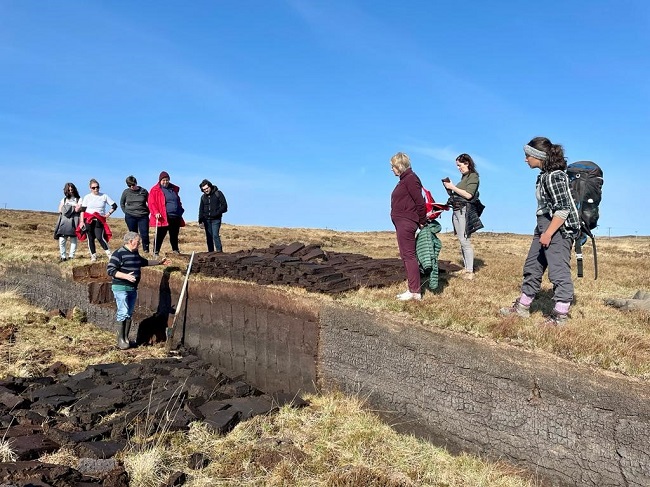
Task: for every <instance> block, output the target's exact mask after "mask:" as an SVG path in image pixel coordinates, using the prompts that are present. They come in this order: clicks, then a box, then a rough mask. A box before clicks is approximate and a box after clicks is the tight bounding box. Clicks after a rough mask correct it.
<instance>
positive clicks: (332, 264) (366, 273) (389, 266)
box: [192, 242, 459, 294]
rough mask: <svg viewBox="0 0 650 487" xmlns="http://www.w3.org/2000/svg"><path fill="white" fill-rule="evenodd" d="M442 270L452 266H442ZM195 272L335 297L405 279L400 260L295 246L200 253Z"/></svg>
mask: <svg viewBox="0 0 650 487" xmlns="http://www.w3.org/2000/svg"><path fill="white" fill-rule="evenodd" d="M439 266H440V269H441V270H443V271H444V270H453V269H448V267H449V266H452V267H454V268H458V269H459V267H458V266H455V265H454V264H449V263H446V262H439ZM192 272H195V273H200V274H203V275H206V276H214V277H229V278H232V279H240V280H245V281H252V282H256V283H258V284H281V285H289V286H299V287H302V288H305V289H307V290H308V291H312V292H319V293H327V294H336V293H341V292H345V291H350V290H354V289H359V288H360V287H362V286H363V287H385V286H390V285H392V284H395V283H400V282H403V281H404V280H405V279H406V277H405V273H404V266H403V264H402V261H401V260H400V259H373V258H371V257H368V256H366V255H361V254H353V253H344V252H325V251H324V250H323V249H321V248H320V246H318V245H304V244H302V243H300V242H294V243H292V244H289V245H272V246H270V247H269V248H266V249H251V250H242V251H239V252H233V253H208V252H206V253H201V254H198V255H196V256H195V258H194V264H193V265H192Z"/></svg>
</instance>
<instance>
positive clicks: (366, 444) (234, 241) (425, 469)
mask: <svg viewBox="0 0 650 487" xmlns="http://www.w3.org/2000/svg"><path fill="white" fill-rule="evenodd" d="M55 220H56V215H55V214H52V213H42V212H30V211H15V210H0V273H2V272H3V270H4V269H6V268H7V267H10V266H14V265H25V264H29V263H30V262H52V263H55V264H56V265H60V266H61V267H62V268H63V269H64V270H66V271H69V270H70V269H71V268H72V266H73V265H77V264H85V263H88V262H89V256H88V250H87V249H85V248H84V247H83V245H82V246H81V247H80V251H79V252H78V255H77V259H76V260H75V261H72V262H65V263H61V264H59V263H58V245H57V242H56V241H55V240H53V238H52V229H53V226H54V222H55ZM111 224H112V225H113V229H114V233H115V234H116V235H117V236H118V237H119V236H121V235H122V234H123V233H124V231H125V230H126V227H125V225H124V222H123V221H122V220H121V219H117V218H115V219H112V220H111ZM222 237H223V240H224V248H225V250H226V251H235V250H240V249H249V248H255V247H257V248H259V247H266V246H268V245H269V244H272V243H289V242H293V241H301V242H304V243H314V244H320V245H321V246H322V247H323V248H324V249H325V250H334V251H344V252H358V253H364V254H366V255H369V256H372V257H396V256H397V248H396V243H395V237H394V234H393V233H392V232H364V233H351V232H336V231H332V230H316V229H289V228H262V227H247V226H232V225H224V226H223V228H222ZM441 239H442V241H443V251H442V255H441V258H442V259H445V260H452V261H455V262H457V261H458V257H459V251H458V243H457V241H456V240H455V238H454V237H453V235H449V234H443V235H441ZM473 239H474V244H475V248H476V255H477V258H478V262H477V263H478V266H477V275H476V279H475V280H473V281H466V280H463V279H460V278H456V277H448V278H445V279H443V281H442V286H441V289H440V290H439V292H437V293H429V294H427V295H426V296H425V298H424V299H423V300H422V301H421V302H408V303H401V302H397V301H395V299H394V295H395V294H396V293H397V292H401V291H403V289H402V287H401V286H393V287H392V288H387V289H361V290H358V291H355V292H350V293H347V294H345V295H342V296H338V297H335V298H332V297H327V296H314V299H337V300H340V301H342V302H345V303H348V304H351V305H355V306H359V307H363V308H366V309H374V310H380V311H382V312H391V313H400V314H403V315H408V316H410V317H411V318H412V319H413V320H414V321H415V322H418V323H420V324H421V326H425V327H439V328H445V329H448V330H450V331H452V332H457V333H469V334H472V335H475V336H481V337H484V338H485V339H489V340H498V341H504V342H507V343H509V344H511V345H514V346H520V347H525V348H528V349H537V350H545V351H547V352H550V353H554V354H557V355H560V356H562V357H565V358H567V359H569V360H572V361H574V362H576V363H580V364H586V365H589V366H593V367H600V368H603V369H607V370H610V371H616V372H620V373H624V374H627V375H631V376H635V377H638V378H639V379H640V380H647V379H648V378H650V314H648V313H647V312H641V311H634V312H621V311H619V310H617V309H614V308H610V307H608V306H606V305H605V304H604V302H603V300H604V299H605V298H608V297H631V296H632V295H633V294H634V293H635V292H636V291H637V290H638V289H644V287H645V289H646V290H647V286H648V283H649V282H650V266H648V265H647V264H646V263H647V262H648V257H649V256H650V255H649V254H650V238H648V237H638V238H634V237H626V238H601V239H599V241H598V245H599V264H600V277H599V279H598V280H596V281H594V280H593V266H592V259H591V257H592V256H591V253H590V251H589V250H587V251H586V252H585V277H584V278H583V279H580V280H578V279H576V280H575V282H576V303H575V306H574V307H573V309H572V317H573V318H572V320H571V321H570V323H569V325H568V326H566V327H564V328H562V329H548V328H540V327H539V326H538V325H537V324H538V323H539V322H541V321H542V313H543V312H548V311H549V310H550V309H551V306H552V303H551V300H550V295H551V289H550V288H551V286H550V283H549V282H548V281H545V284H544V290H543V292H542V295H541V296H540V299H539V300H538V301H539V302H538V303H537V304H536V305H535V306H534V307H533V311H534V312H533V314H532V317H531V318H530V319H527V320H516V319H503V318H501V317H499V316H498V308H499V307H500V306H503V305H506V304H509V303H510V302H511V301H512V300H513V299H514V298H515V297H516V295H517V294H518V286H519V284H520V280H521V267H522V263H523V259H524V257H525V255H526V252H527V249H528V244H529V240H530V237H529V236H521V235H503V234H501V235H500V234H489V233H480V234H477V235H475V237H473ZM118 241H119V239H117V240H116V241H115V242H118ZM180 243H181V250H182V251H183V252H185V253H188V252H191V251H203V250H204V249H205V244H204V242H203V231H202V230H201V229H199V227H198V225H197V224H196V223H190V224H189V225H188V226H187V227H185V228H183V229H182V230H181V242H180ZM116 245H117V243H114V244H113V246H112V247H113V248H115V246H116ZM168 245H169V244H168V242H166V243H165V245H164V246H163V253H164V252H165V250H167V251H169V247H168ZM172 260H174V258H173V257H172ZM177 260H178V263H179V264H182V263H183V262H184V261H185V260H184V259H183V260H181V259H179V258H177ZM286 291H287V292H292V293H293V292H297V293H304V294H306V292H304V291H302V290H295V289H286ZM42 313H43V310H39V309H38V308H36V307H34V306H32V305H29V304H27V303H26V302H25V300H24V299H22V298H21V297H20V296H18V295H17V293H16V292H15V291H12V290H8V291H4V292H0V340H1V341H0V378H2V377H5V376H7V375H15V376H36V375H39V374H41V373H42V372H43V371H44V370H46V369H47V367H48V366H49V365H50V364H52V363H53V362H55V361H62V362H64V363H65V364H66V365H67V366H68V368H69V369H70V371H71V372H76V371H79V370H82V369H84V368H85V367H86V366H88V365H90V364H92V363H99V362H111V361H137V360H140V359H142V358H146V357H162V356H164V349H163V348H159V347H141V348H138V349H134V350H130V351H129V352H128V353H124V352H118V351H117V350H116V349H115V348H114V336H113V334H112V333H108V332H105V331H103V330H100V329H98V328H96V327H94V326H91V325H89V324H85V323H81V322H79V321H75V320H67V319H65V318H59V317H57V318H53V319H52V320H50V321H49V322H48V323H42V322H41V321H40V320H38V319H34V316H37V315H39V314H42ZM307 399H308V400H309V401H310V402H311V405H310V406H309V407H307V408H305V409H302V410H291V409H288V408H284V409H282V410H281V411H280V412H279V414H277V415H274V416H271V417H258V418H255V419H253V420H250V421H247V422H244V423H242V424H240V425H239V426H238V427H237V428H236V429H235V430H234V431H233V432H232V433H230V434H229V435H227V436H225V437H219V436H216V435H213V434H211V433H210V432H209V431H207V430H206V429H205V427H204V426H203V425H201V424H200V423H197V424H194V425H193V426H192V428H191V429H190V431H189V432H184V433H175V434H171V435H162V434H161V435H159V438H157V439H156V441H149V440H151V438H148V439H147V440H148V441H146V442H145V441H142V439H140V441H139V439H138V438H134V439H133V442H132V443H131V445H130V449H129V451H127V452H125V453H124V454H123V455H122V460H123V461H124V464H125V466H126V467H127V471H128V472H129V475H130V477H131V482H132V485H137V486H148V485H152V486H155V485H159V484H160V482H161V481H162V480H163V479H164V478H165V476H166V475H167V474H168V473H169V472H171V471H176V470H184V471H186V472H187V474H188V475H189V479H190V480H189V483H188V484H187V485H191V486H208V485H210V486H212V485H222V486H226V485H227V486H231V485H232V486H235V485H249V486H253V485H255V486H257V485H297V486H319V485H320V486H355V485H364V486H411V485H413V486H416V485H418V486H419V485H431V486H434V485H435V486H441V485H445V486H531V485H539V484H538V483H537V482H536V481H535V480H534V479H530V478H527V477H523V476H520V475H518V472H515V471H513V470H512V469H511V468H510V467H508V466H506V465H495V464H491V463H488V462H484V461H482V460H481V459H477V458H475V457H471V456H468V455H461V456H458V457H453V456H450V455H449V454H448V453H447V452H445V451H444V450H441V449H438V448H435V447H433V446H432V445H430V444H427V443H426V442H423V441H420V440H417V439H415V438H413V437H410V436H405V435H400V434H397V433H395V432H394V431H393V430H391V429H390V428H389V427H388V426H386V425H385V424H383V423H382V422H381V421H380V420H379V419H378V417H377V416H376V415H374V414H373V413H372V412H371V411H367V410H366V409H364V407H363V401H362V400H360V399H359V398H349V397H343V396H340V395H336V394H333V395H314V396H310V397H307ZM143 444H144V445H146V447H142V446H141V445H143ZM194 452H207V453H208V454H209V456H210V458H211V460H212V463H211V464H210V465H209V466H208V467H207V468H206V469H203V470H201V471H191V470H189V469H188V467H187V462H186V459H187V456H188V455H189V454H191V453H194ZM10 454H11V451H10V444H7V443H6V442H5V441H4V439H2V441H0V461H1V460H3V459H10V458H11V455H10ZM270 459H273V461H270ZM42 460H45V461H49V462H52V463H60V464H65V465H70V466H73V467H74V466H76V461H77V459H76V458H75V456H74V455H73V453H72V452H70V451H66V450H65V449H63V450H60V451H59V452H57V453H55V454H53V455H48V456H46V457H44V458H42ZM519 473H520V474H521V472H519Z"/></svg>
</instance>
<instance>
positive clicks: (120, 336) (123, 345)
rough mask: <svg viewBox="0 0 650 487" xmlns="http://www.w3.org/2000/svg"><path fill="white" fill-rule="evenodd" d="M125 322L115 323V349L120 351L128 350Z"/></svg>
mask: <svg viewBox="0 0 650 487" xmlns="http://www.w3.org/2000/svg"><path fill="white" fill-rule="evenodd" d="M127 321H131V320H124V321H118V322H117V348H119V349H120V350H127V349H128V348H129V346H130V345H129V336H128V335H127V334H126V326H127Z"/></svg>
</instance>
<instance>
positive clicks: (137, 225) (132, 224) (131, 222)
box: [124, 213, 149, 252]
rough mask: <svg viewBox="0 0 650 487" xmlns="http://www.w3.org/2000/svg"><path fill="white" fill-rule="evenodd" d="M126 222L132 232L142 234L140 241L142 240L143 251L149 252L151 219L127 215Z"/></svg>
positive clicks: (125, 215) (125, 216)
mask: <svg viewBox="0 0 650 487" xmlns="http://www.w3.org/2000/svg"><path fill="white" fill-rule="evenodd" d="M124 221H125V222H126V226H127V228H128V229H129V231H130V232H137V233H138V234H140V240H142V251H143V252H149V217H148V216H133V215H129V214H128V213H125V214H124Z"/></svg>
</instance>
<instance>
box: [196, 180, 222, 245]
mask: <svg viewBox="0 0 650 487" xmlns="http://www.w3.org/2000/svg"><path fill="white" fill-rule="evenodd" d="M199 188H201V191H203V195H201V202H200V203H199V225H201V226H202V227H203V229H204V230H205V240H206V242H207V244H208V252H214V251H215V250H216V251H217V252H223V248H222V246H221V237H219V230H220V229H221V215H223V214H224V213H225V212H227V211H228V203H227V202H226V197H225V196H224V195H223V193H222V192H221V191H219V188H217V187H216V186H214V185H213V184H212V183H211V182H210V181H208V180H207V179H204V180H203V181H201V184H199Z"/></svg>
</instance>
